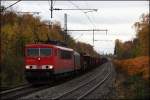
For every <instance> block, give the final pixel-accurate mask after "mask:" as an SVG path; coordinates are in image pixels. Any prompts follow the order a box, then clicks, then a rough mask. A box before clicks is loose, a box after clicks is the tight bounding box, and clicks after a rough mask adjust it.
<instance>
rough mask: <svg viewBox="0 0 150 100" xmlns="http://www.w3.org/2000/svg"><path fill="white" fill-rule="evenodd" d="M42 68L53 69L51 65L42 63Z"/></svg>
mask: <svg viewBox="0 0 150 100" xmlns="http://www.w3.org/2000/svg"><path fill="white" fill-rule="evenodd" d="M42 69H53V65H43V66H42Z"/></svg>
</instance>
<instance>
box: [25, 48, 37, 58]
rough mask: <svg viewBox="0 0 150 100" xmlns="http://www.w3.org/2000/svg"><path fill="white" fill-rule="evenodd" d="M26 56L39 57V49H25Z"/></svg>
mask: <svg viewBox="0 0 150 100" xmlns="http://www.w3.org/2000/svg"><path fill="white" fill-rule="evenodd" d="M27 56H32V57H34V56H39V48H28V49H27Z"/></svg>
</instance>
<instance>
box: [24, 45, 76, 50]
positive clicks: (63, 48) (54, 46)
mask: <svg viewBox="0 0 150 100" xmlns="http://www.w3.org/2000/svg"><path fill="white" fill-rule="evenodd" d="M26 47H33V48H34V47H53V48H59V49H62V50H67V51H73V49H71V48H66V47H62V46H56V45H52V44H27V45H26Z"/></svg>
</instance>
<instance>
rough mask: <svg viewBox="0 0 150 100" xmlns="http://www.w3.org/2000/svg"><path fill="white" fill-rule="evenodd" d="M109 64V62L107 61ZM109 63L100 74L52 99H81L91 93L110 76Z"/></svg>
mask: <svg viewBox="0 0 150 100" xmlns="http://www.w3.org/2000/svg"><path fill="white" fill-rule="evenodd" d="M109 64H110V63H109ZM111 66H112V65H111V64H110V66H107V68H108V70H107V71H104V72H103V73H101V74H98V75H97V76H95V77H94V78H93V79H91V80H89V81H87V82H85V83H83V84H81V85H79V86H77V87H75V88H73V89H71V90H69V91H67V92H65V93H63V94H61V95H59V96H57V97H54V98H52V99H53V100H58V99H59V100H63V99H77V100H81V99H83V98H84V97H86V96H87V95H89V94H90V93H92V92H93V91H94V90H95V89H96V88H97V87H100V86H101V85H102V84H103V83H104V82H105V81H106V80H107V79H108V78H109V77H110V76H111V72H112V71H111V70H112V69H111Z"/></svg>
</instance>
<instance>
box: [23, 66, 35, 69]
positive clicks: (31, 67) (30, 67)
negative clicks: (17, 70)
mask: <svg viewBox="0 0 150 100" xmlns="http://www.w3.org/2000/svg"><path fill="white" fill-rule="evenodd" d="M25 68H26V69H36V68H37V67H36V65H26V66H25Z"/></svg>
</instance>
